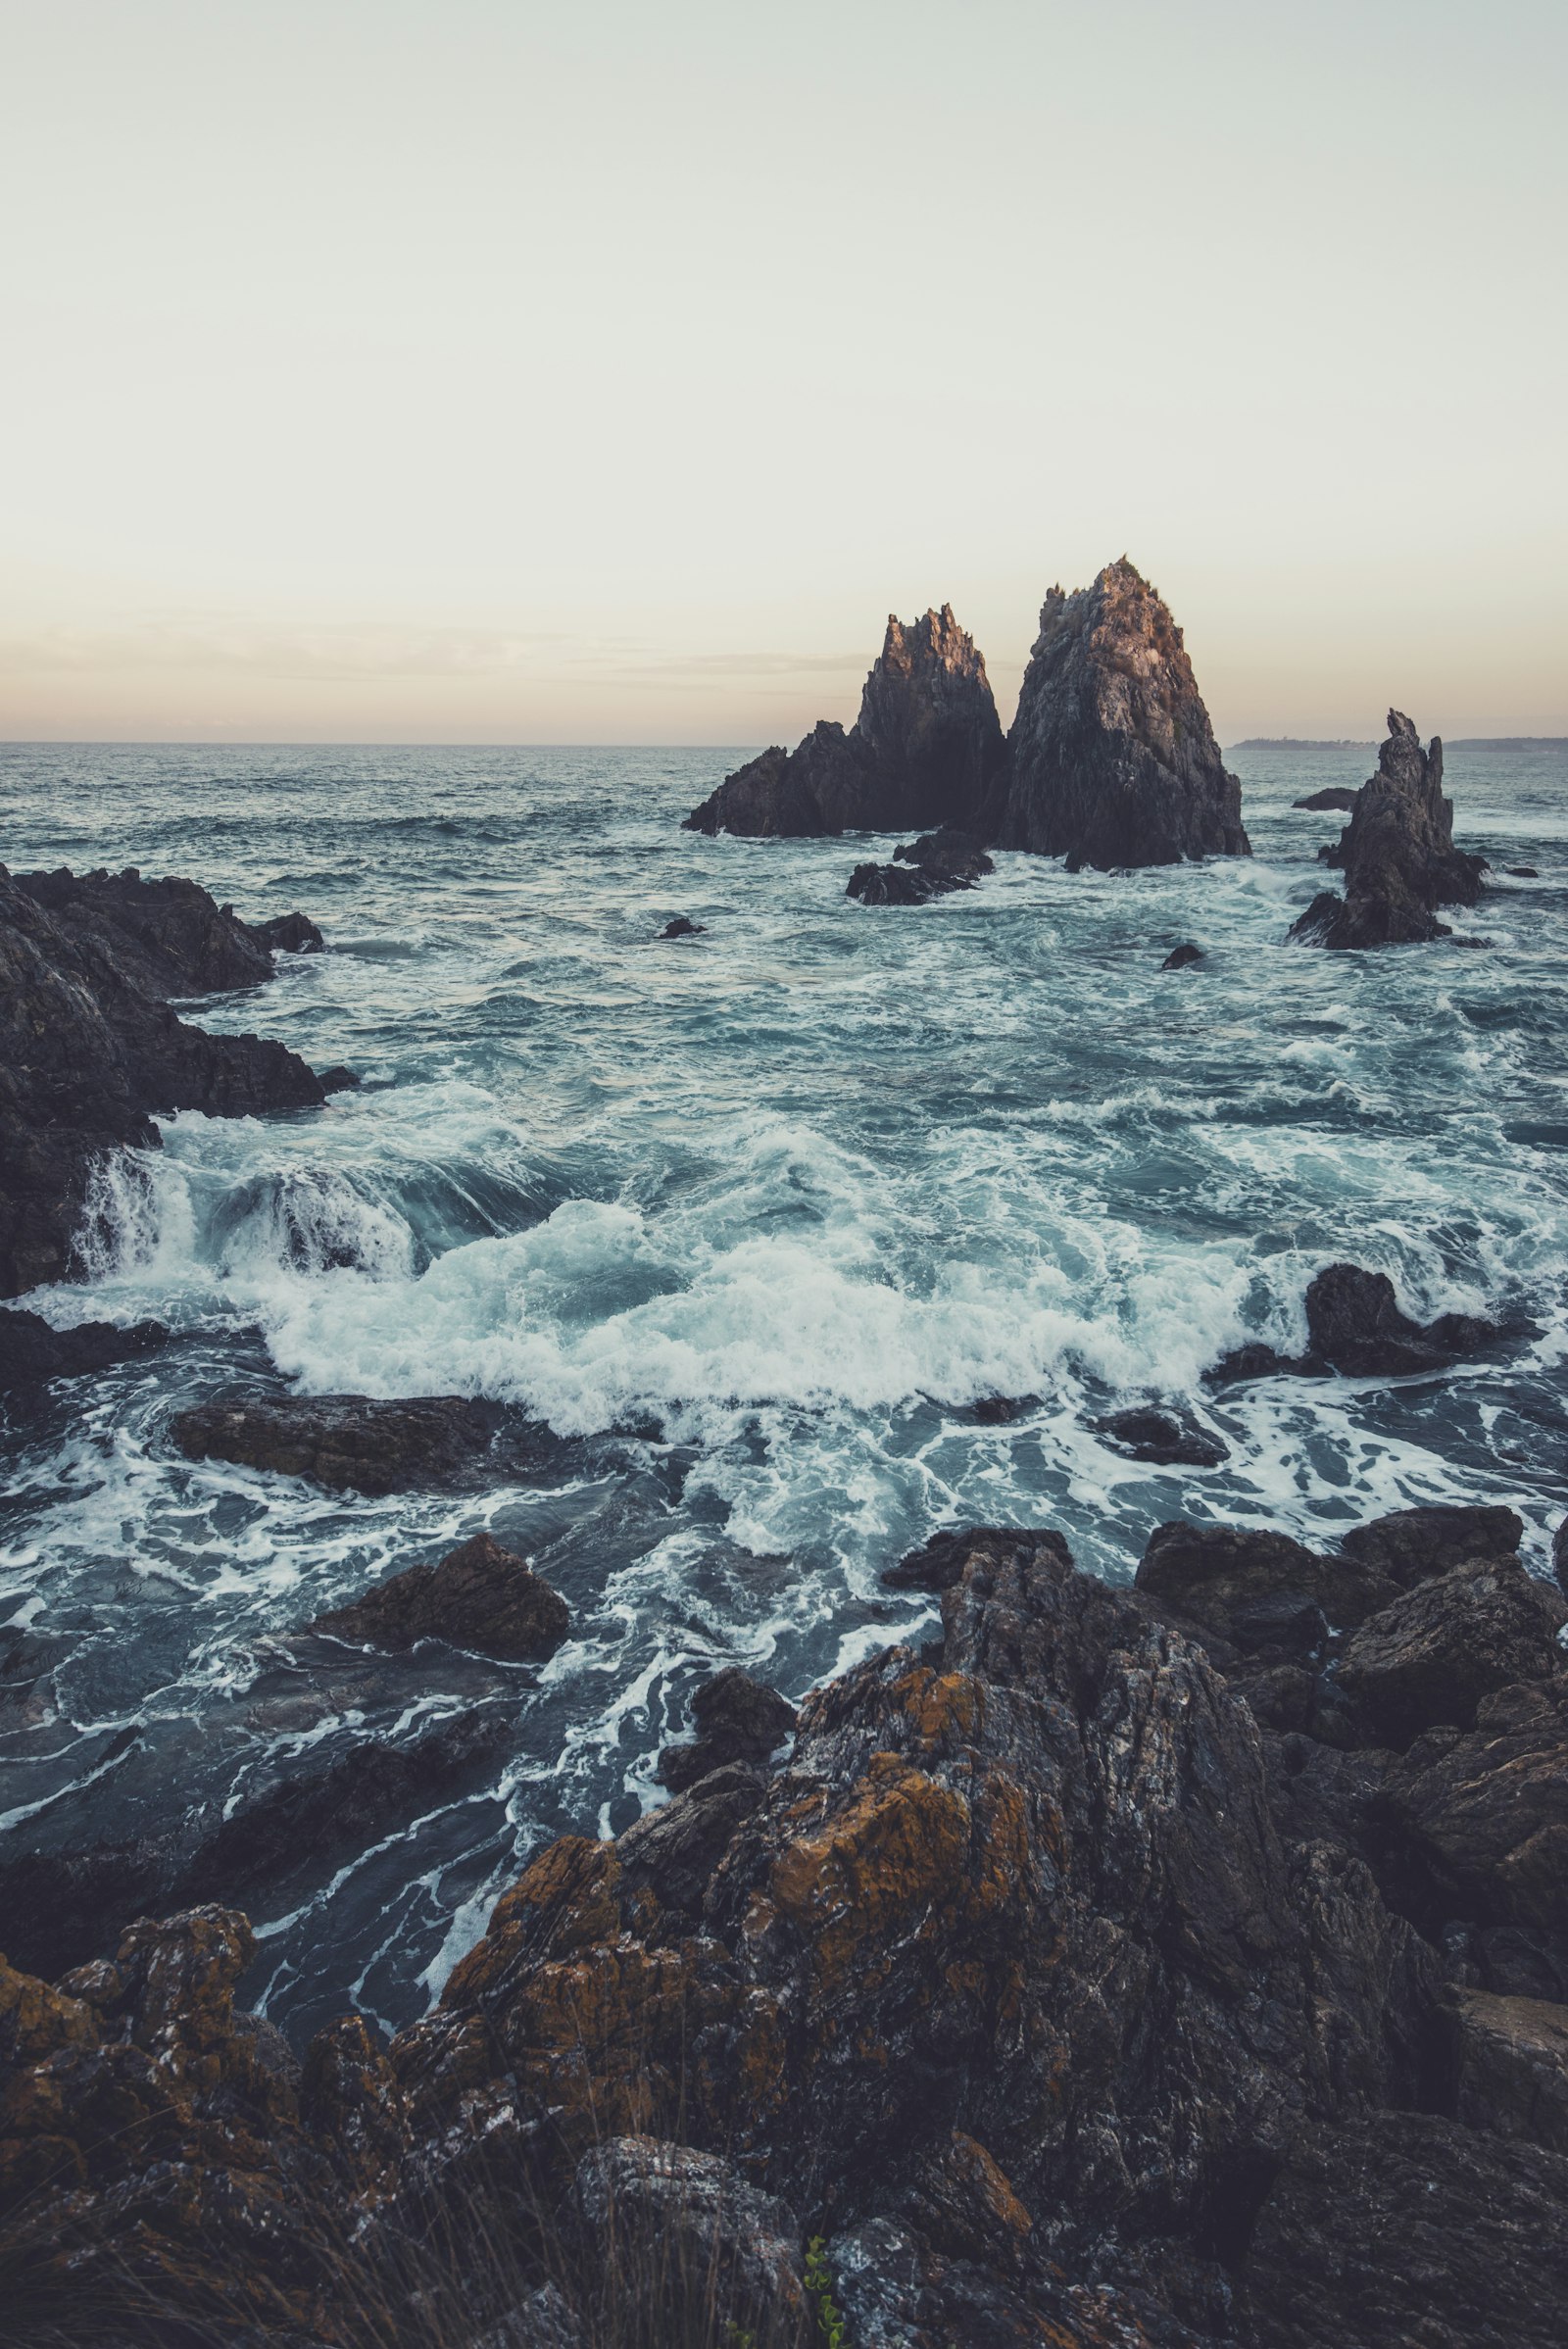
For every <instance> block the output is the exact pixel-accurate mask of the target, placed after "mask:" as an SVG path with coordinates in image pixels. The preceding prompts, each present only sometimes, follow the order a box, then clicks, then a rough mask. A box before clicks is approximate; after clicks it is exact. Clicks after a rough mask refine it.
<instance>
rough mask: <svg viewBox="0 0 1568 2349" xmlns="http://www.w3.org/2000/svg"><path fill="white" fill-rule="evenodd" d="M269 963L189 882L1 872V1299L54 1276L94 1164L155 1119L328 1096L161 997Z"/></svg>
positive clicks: (139, 1139) (284, 1063)
mask: <svg viewBox="0 0 1568 2349" xmlns="http://www.w3.org/2000/svg"><path fill="white" fill-rule="evenodd" d="M301 918H303V917H301ZM270 970H271V956H270V952H269V951H268V949H267V947H266V946H265V945H264V944H263V943H262V941H261V939H260V938H259V937H258V935H257V934H256V933H254V932H251V931H249V930H247V929H246V927H245V925H244V924H243V923H240V922H237V921H236V920H235V919H234V918H233V916H232V915H231V914H229V913H228V912H227V911H226V910H221V909H220V908H219V907H218V906H216V905H214V904H213V901H212V900H211V898H209V897H208V896H207V895H206V893H205V892H204V891H202V890H198V889H197V888H196V887H195V885H194V884H193V883H191V882H184V881H179V882H156V883H155V882H144V881H141V880H140V879H139V878H138V876H137V875H135V874H134V873H128V874H122V875H120V876H119V877H118V878H117V879H113V880H111V878H110V877H109V876H108V875H106V874H89V875H86V876H84V877H83V878H81V879H79V880H78V879H76V878H74V877H73V875H72V874H70V873H53V874H37V873H28V874H23V875H21V876H16V875H12V874H10V873H7V872H6V871H5V869H4V867H0V1295H4V1296H7V1297H14V1296H17V1295H18V1294H19V1293H20V1292H22V1291H24V1290H26V1289H31V1288H35V1287H37V1286H38V1285H39V1284H41V1283H43V1282H46V1281H58V1280H61V1279H64V1278H65V1277H66V1276H67V1274H68V1273H69V1271H70V1269H71V1260H72V1248H73V1241H74V1239H75V1235H76V1233H77V1231H78V1229H79V1227H80V1223H81V1219H82V1213H83V1209H84V1207H85V1204H86V1198H87V1188H88V1181H89V1177H90V1174H91V1170H92V1167H93V1165H94V1163H95V1162H96V1161H97V1160H98V1159H100V1158H101V1157H103V1156H104V1155H105V1154H107V1153H109V1152H111V1151H114V1150H120V1149H123V1148H130V1149H137V1150H151V1149H154V1148H156V1147H157V1145H158V1142H159V1133H158V1128H157V1126H156V1125H155V1124H154V1122H153V1120H154V1118H155V1117H156V1116H157V1115H159V1114H161V1113H163V1112H166V1111H172V1110H177V1109H201V1110H204V1111H205V1112H206V1113H207V1114H208V1115H209V1116H213V1117H249V1116H256V1115H259V1114H262V1113H264V1112H267V1111H271V1110H276V1109H300V1108H311V1107H316V1106H319V1103H320V1102H321V1101H324V1100H325V1098H326V1093H327V1090H328V1088H327V1086H326V1084H325V1083H324V1081H323V1080H322V1079H321V1078H319V1077H318V1076H317V1075H316V1074H315V1073H314V1072H313V1071H312V1070H311V1069H309V1068H307V1067H306V1065H305V1062H304V1061H303V1060H301V1059H299V1058H298V1057H297V1056H296V1055H295V1054H294V1053H293V1052H288V1051H287V1050H286V1049H285V1048H284V1047H283V1046H282V1045H280V1044H272V1043H268V1042H264V1041H263V1040H261V1039H260V1038H258V1037H255V1036H209V1035H207V1034H205V1033H204V1031H203V1030H202V1029H200V1028H193V1027H188V1026H187V1025H186V1024H185V1023H184V1022H183V1021H181V1020H179V1019H177V1018H176V1017H175V1016H174V1013H173V1012H172V1010H171V1009H170V1008H169V1004H168V1002H167V1000H166V999H167V997H168V996H169V995H171V994H180V995H185V994H190V993H193V992H195V991H196V990H197V989H198V988H200V987H203V986H214V985H216V986H222V987H234V986H241V985H253V984H255V982H256V981H257V980H259V979H263V978H266V977H268V976H269V975H270ZM335 1073H336V1075H337V1077H339V1078H340V1079H341V1080H342V1081H344V1082H348V1083H352V1082H353V1081H354V1080H353V1079H352V1078H350V1077H348V1076H347V1072H344V1071H339V1072H335Z"/></svg>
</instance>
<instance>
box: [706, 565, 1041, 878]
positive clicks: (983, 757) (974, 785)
mask: <svg viewBox="0 0 1568 2349" xmlns="http://www.w3.org/2000/svg"><path fill="white" fill-rule="evenodd" d="M1004 756H1005V750H1004V743H1003V735H1002V721H1001V719H1000V718H999V717H998V715H997V706H996V703H995V701H994V700H993V699H992V693H991V686H990V683H989V681H988V679H987V677H986V664H985V661H984V660H983V658H982V657H981V654H980V652H979V649H978V647H977V646H976V644H975V641H974V639H973V637H972V636H970V635H969V633H968V631H967V630H966V629H964V628H960V627H959V625H958V623H957V621H956V619H955V618H954V616H953V607H952V606H951V605H950V604H944V605H943V607H942V610H941V611H940V612H926V614H925V616H924V618H923V619H918V620H912V621H911V622H910V623H909V625H908V626H907V627H906V625H905V624H904V622H903V621H902V620H900V619H898V618H897V617H895V616H893V615H891V614H890V616H889V619H888V630H887V636H886V638H885V639H884V641H883V646H882V654H881V658H880V660H879V661H877V662H876V664H875V666H874V667H873V668H872V669H871V671H870V674H869V675H868V676H867V678H866V680H865V689H864V691H863V692H862V694H861V696H860V714H859V716H858V718H857V720H856V722H855V724H854V726H853V727H852V728H851V729H850V730H849V732H848V733H846V732H845V730H844V728H843V727H842V726H840V725H837V724H835V723H833V722H832V721H831V720H829V719H826V718H823V719H821V720H819V721H818V723H817V724H816V725H815V726H813V728H812V729H811V731H810V733H809V734H808V735H807V737H806V739H805V741H804V742H802V743H801V744H800V745H799V747H798V748H797V749H796V750H795V751H793V752H787V751H785V750H783V749H782V748H779V747H775V748H773V749H772V750H767V751H764V752H763V753H762V754H761V756H760V758H758V759H752V760H751V761H750V762H749V763H748V764H747V765H745V766H743V767H739V768H737V769H736V771H735V773H734V774H732V775H728V776H726V777H725V779H724V781H723V782H722V783H721V784H720V785H719V787H718V789H717V791H715V792H714V793H713V794H712V795H711V798H709V799H707V800H705V801H704V802H703V804H702V806H701V807H696V808H694V809H693V810H692V812H691V814H690V815H689V816H688V817H687V819H686V828H687V829H688V830H689V831H693V832H742V833H749V834H752V835H754V836H762V837H771V838H774V839H789V838H796V839H800V838H806V837H809V836H811V835H815V834H825V833H835V832H855V831H869V832H877V831H903V830H907V829H911V828H914V827H917V826H922V825H936V824H944V823H953V824H972V823H973V821H974V820H975V817H976V815H977V813H978V811H979V809H980V807H981V804H982V802H983V800H984V799H985V796H986V794H987V791H988V790H989V789H990V787H991V786H992V784H993V783H994V781H995V779H996V776H997V774H998V771H999V769H1000V767H1001V765H1002V762H1003V759H1004Z"/></svg>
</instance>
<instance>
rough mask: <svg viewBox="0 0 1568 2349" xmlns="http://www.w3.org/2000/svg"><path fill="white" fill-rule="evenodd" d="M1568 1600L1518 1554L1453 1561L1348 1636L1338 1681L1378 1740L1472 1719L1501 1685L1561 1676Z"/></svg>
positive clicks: (1393, 1740)
mask: <svg viewBox="0 0 1568 2349" xmlns="http://www.w3.org/2000/svg"><path fill="white" fill-rule="evenodd" d="M1565 1623H1568V1600H1565V1599H1564V1597H1563V1594H1562V1592H1561V1591H1560V1590H1557V1589H1556V1587H1555V1586H1554V1585H1552V1584H1549V1583H1542V1582H1537V1581H1535V1580H1534V1579H1533V1578H1532V1577H1531V1576H1530V1575H1528V1574H1527V1573H1526V1572H1525V1570H1524V1568H1523V1567H1522V1566H1521V1565H1520V1563H1519V1561H1518V1559H1517V1558H1508V1557H1503V1558H1493V1559H1489V1558H1476V1559H1471V1560H1470V1561H1468V1562H1467V1563H1466V1564H1464V1565H1461V1566H1455V1567H1452V1568H1451V1569H1450V1570H1449V1571H1448V1572H1447V1573H1446V1574H1441V1575H1439V1576H1437V1577H1436V1578H1435V1579H1434V1580H1432V1581H1430V1582H1423V1583H1418V1584H1417V1585H1416V1586H1415V1588H1414V1589H1413V1590H1406V1591H1403V1592H1401V1594H1400V1595H1399V1597H1397V1599H1395V1600H1394V1601H1393V1603H1392V1604H1391V1605H1389V1606H1387V1607H1385V1608H1384V1609H1383V1610H1382V1612H1381V1613H1379V1614H1376V1615H1373V1616H1371V1617H1370V1618H1369V1619H1368V1620H1367V1621H1366V1622H1364V1623H1363V1624H1362V1625H1361V1627H1360V1629H1359V1630H1358V1631H1357V1632H1356V1633H1355V1634H1354V1636H1353V1637H1352V1638H1351V1639H1349V1640H1348V1642H1347V1644H1346V1648H1345V1652H1344V1654H1343V1655H1342V1656H1341V1658H1340V1663H1339V1683H1340V1687H1341V1688H1343V1689H1344V1691H1345V1693H1346V1695H1347V1696H1348V1698H1349V1699H1350V1702H1351V1703H1352V1704H1353V1705H1354V1706H1355V1708H1356V1711H1357V1712H1358V1714H1359V1715H1360V1717H1361V1719H1362V1720H1363V1721H1364V1722H1365V1724H1366V1725H1367V1728H1368V1730H1369V1732H1370V1733H1371V1741H1372V1742H1373V1743H1375V1744H1380V1745H1407V1744H1408V1743H1409V1742H1410V1740H1411V1738H1412V1737H1418V1736H1419V1735H1420V1733H1421V1732H1422V1731H1423V1730H1426V1729H1433V1728H1436V1727H1437V1726H1438V1725H1439V1724H1440V1723H1445V1722H1447V1723H1453V1724H1455V1725H1457V1726H1458V1727H1459V1728H1461V1729H1470V1728H1473V1727H1474V1725H1475V1720H1476V1707H1477V1706H1478V1704H1479V1703H1480V1701H1481V1699H1482V1697H1484V1696H1487V1695H1490V1694H1491V1693H1492V1691H1493V1690H1494V1689H1495V1688H1511V1687H1513V1686H1514V1684H1515V1683H1517V1682H1520V1681H1545V1680H1551V1679H1553V1678H1554V1677H1556V1676H1557V1675H1558V1674H1559V1673H1560V1671H1561V1667H1562V1664H1563V1655H1562V1650H1561V1649H1560V1648H1559V1646H1558V1645H1557V1634H1558V1632H1559V1631H1560V1630H1561V1628H1562V1626H1563V1625H1564V1624H1565Z"/></svg>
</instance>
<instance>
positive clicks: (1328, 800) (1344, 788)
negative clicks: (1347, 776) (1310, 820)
mask: <svg viewBox="0 0 1568 2349" xmlns="http://www.w3.org/2000/svg"><path fill="white" fill-rule="evenodd" d="M1355 800H1356V795H1355V793H1354V792H1353V791H1351V790H1350V789H1349V787H1348V785H1347V784H1344V783H1330V784H1328V785H1327V786H1326V787H1325V788H1324V789H1323V790H1322V791H1312V792H1308V793H1307V796H1306V798H1305V799H1304V800H1293V801H1292V802H1291V806H1292V807H1310V808H1312V809H1313V810H1314V811H1320V810H1321V809H1323V808H1325V807H1341V808H1348V807H1354V806H1355Z"/></svg>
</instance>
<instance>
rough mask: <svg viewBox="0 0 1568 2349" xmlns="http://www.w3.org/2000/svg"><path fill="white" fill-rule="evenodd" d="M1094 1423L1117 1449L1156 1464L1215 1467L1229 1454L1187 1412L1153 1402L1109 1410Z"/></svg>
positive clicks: (1158, 1466)
mask: <svg viewBox="0 0 1568 2349" xmlns="http://www.w3.org/2000/svg"><path fill="white" fill-rule="evenodd" d="M1097 1426H1098V1429H1099V1432H1100V1434H1101V1435H1102V1436H1104V1437H1106V1438H1107V1439H1108V1440H1109V1442H1110V1443H1112V1444H1114V1445H1115V1446H1116V1449H1117V1450H1118V1451H1124V1452H1128V1453H1130V1454H1131V1456H1132V1457H1133V1458H1134V1459H1135V1460H1148V1461H1149V1462H1150V1463H1151V1465H1152V1466H1153V1467H1155V1468H1218V1467H1219V1466H1220V1465H1221V1464H1222V1462H1224V1461H1225V1460H1227V1459H1229V1457H1230V1453H1229V1451H1228V1449H1227V1447H1226V1446H1225V1445H1224V1444H1222V1443H1221V1442H1220V1440H1219V1438H1218V1437H1217V1436H1210V1435H1209V1434H1207V1432H1206V1431H1205V1430H1204V1429H1202V1428H1201V1427H1200V1426H1199V1425H1198V1422H1197V1421H1196V1420H1195V1419H1193V1418H1191V1417H1190V1416H1189V1414H1188V1413H1187V1412H1185V1411H1174V1410H1165V1409H1163V1408H1161V1407H1160V1406H1158V1405H1156V1404H1152V1403H1150V1404H1135V1405H1134V1406H1133V1407H1132V1408H1131V1409H1130V1410H1126V1411H1112V1413H1111V1414H1110V1417H1109V1418H1108V1419H1102V1420H1100V1421H1098V1422H1097Z"/></svg>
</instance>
